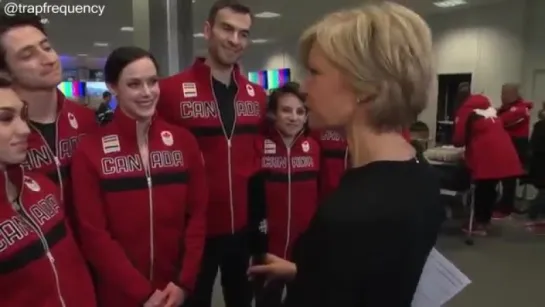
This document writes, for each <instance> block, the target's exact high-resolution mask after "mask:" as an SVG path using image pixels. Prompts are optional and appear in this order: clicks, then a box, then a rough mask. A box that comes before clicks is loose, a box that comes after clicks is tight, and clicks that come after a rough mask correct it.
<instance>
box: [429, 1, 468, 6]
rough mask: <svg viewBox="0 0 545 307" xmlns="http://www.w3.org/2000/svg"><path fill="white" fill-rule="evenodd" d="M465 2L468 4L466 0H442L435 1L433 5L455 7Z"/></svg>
mask: <svg viewBox="0 0 545 307" xmlns="http://www.w3.org/2000/svg"><path fill="white" fill-rule="evenodd" d="M464 4H467V1H466V0H442V1H436V2H434V3H433V5H435V6H437V7H441V8H448V7H455V6H460V5H464Z"/></svg>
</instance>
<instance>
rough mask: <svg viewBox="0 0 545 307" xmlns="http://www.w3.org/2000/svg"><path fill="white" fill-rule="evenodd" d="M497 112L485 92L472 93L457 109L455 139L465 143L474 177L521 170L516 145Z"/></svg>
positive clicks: (493, 176)
mask: <svg viewBox="0 0 545 307" xmlns="http://www.w3.org/2000/svg"><path fill="white" fill-rule="evenodd" d="M487 112H488V113H487ZM485 113H486V115H485ZM495 113H496V111H495V109H493V108H492V105H491V104H490V101H489V100H488V98H487V97H485V96H483V95H472V96H470V97H469V98H468V99H467V100H466V101H465V102H464V103H463V104H462V105H461V106H460V108H459V109H458V111H457V113H456V119H455V124H454V136H453V143H454V145H456V146H465V160H466V164H467V166H468V168H469V169H470V171H471V174H472V177H473V179H474V180H479V179H501V178H507V177H511V176H518V175H520V174H522V166H521V164H520V161H519V159H518V155H517V152H516V150H515V147H514V145H513V143H512V141H511V138H510V137H509V135H508V134H507V132H506V131H505V129H504V128H503V121H502V120H501V118H499V117H497V116H496V115H495Z"/></svg>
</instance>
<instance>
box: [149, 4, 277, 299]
mask: <svg viewBox="0 0 545 307" xmlns="http://www.w3.org/2000/svg"><path fill="white" fill-rule="evenodd" d="M251 26H252V13H251V11H250V8H248V7H247V6H245V5H242V4H241V3H239V2H238V1H236V0H217V1H215V2H214V4H213V5H212V7H211V8H210V11H209V14H208V19H207V21H206V23H205V26H204V31H203V33H204V38H205V39H206V40H207V44H208V54H207V56H206V57H205V58H197V59H196V60H195V63H194V64H193V65H192V66H191V67H189V68H188V69H187V70H186V71H184V72H182V73H179V74H176V75H174V76H171V77H168V78H166V79H163V80H161V84H160V86H161V97H160V101H159V103H158V105H157V111H158V113H159V115H160V116H162V117H163V118H165V119H167V120H168V121H170V122H171V123H174V124H176V125H180V126H182V127H186V128H187V129H189V130H190V131H191V132H192V133H193V134H194V135H195V136H196V137H197V141H198V142H199V145H200V147H201V150H202V152H203V156H204V160H205V164H206V174H207V177H208V179H209V180H208V182H209V188H210V200H209V202H210V203H209V210H208V212H209V214H208V221H207V225H208V231H207V235H208V239H207V241H206V248H205V251H204V257H203V262H202V268H201V270H200V275H199V279H198V282H197V287H196V289H195V292H194V294H193V296H192V297H191V299H190V301H189V302H188V303H187V304H188V306H190V307H211V299H212V292H213V287H214V283H215V280H216V276H217V275H218V268H219V269H220V271H221V284H222V288H223V298H224V300H225V304H226V306H227V307H250V306H251V299H252V289H251V286H250V283H249V282H248V276H247V275H246V271H247V269H248V263H249V261H250V250H249V246H248V214H249V213H248V184H249V180H250V177H251V176H253V175H254V174H255V173H256V172H257V171H258V164H256V161H257V160H258V159H259V157H258V156H257V153H256V151H255V148H254V141H255V140H256V139H257V138H258V137H259V132H260V128H262V123H263V120H264V117H265V116H264V115H265V113H266V99H267V96H266V93H265V91H264V90H263V88H261V87H259V86H258V85H256V84H253V83H251V82H250V81H248V79H247V78H246V76H245V74H244V73H243V72H242V71H241V68H240V66H239V65H238V64H237V63H238V61H239V59H240V58H241V56H242V55H243V53H244V51H245V50H246V48H247V47H248V45H249V43H250V37H249V35H250V28H251ZM180 96H181V97H180ZM180 110H181V112H180Z"/></svg>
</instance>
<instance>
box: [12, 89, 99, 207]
mask: <svg viewBox="0 0 545 307" xmlns="http://www.w3.org/2000/svg"><path fill="white" fill-rule="evenodd" d="M57 100H58V101H57V103H58V106H59V108H58V116H57V121H56V126H57V140H56V144H57V150H56V152H53V150H52V149H51V148H50V147H49V145H48V144H47V142H46V140H45V139H44V137H43V136H42V135H41V134H40V132H39V131H38V130H37V129H35V128H34V127H32V124H30V127H31V134H30V136H29V137H28V152H27V158H26V161H25V162H24V163H23V166H24V168H25V170H35V171H38V172H40V173H42V174H45V175H47V177H49V178H50V179H51V180H53V181H54V182H55V183H56V184H58V185H59V187H60V189H61V196H62V197H63V203H64V204H65V205H67V207H68V210H69V211H70V210H71V208H70V207H71V206H70V202H71V200H72V194H71V192H72V189H71V181H70V180H69V179H70V178H69V177H70V161H71V159H72V153H73V152H74V150H75V148H76V145H77V143H78V141H79V139H80V138H81V137H82V136H83V135H84V134H86V133H89V132H91V131H93V130H94V129H96V128H97V127H98V125H97V122H96V119H95V113H94V112H93V110H91V109H89V108H87V107H85V106H82V105H80V104H78V103H76V102H73V101H70V100H68V99H66V97H64V95H63V94H62V93H61V92H60V91H58V92H57ZM67 213H70V212H67Z"/></svg>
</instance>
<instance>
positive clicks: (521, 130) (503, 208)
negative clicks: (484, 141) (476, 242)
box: [492, 83, 532, 220]
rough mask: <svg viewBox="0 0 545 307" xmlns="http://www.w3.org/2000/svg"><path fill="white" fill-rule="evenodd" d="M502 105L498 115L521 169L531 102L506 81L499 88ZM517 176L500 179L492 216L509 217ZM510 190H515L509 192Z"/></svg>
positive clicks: (526, 153) (526, 151) (525, 158)
mask: <svg viewBox="0 0 545 307" xmlns="http://www.w3.org/2000/svg"><path fill="white" fill-rule="evenodd" d="M501 102H502V105H501V107H500V108H499V109H498V117H499V118H501V120H502V121H503V125H504V127H505V130H506V131H507V133H508V134H509V136H510V137H511V140H512V142H513V145H514V146H515V149H516V151H517V155H518V157H519V160H520V163H521V164H522V167H523V169H526V168H527V163H528V156H529V153H530V152H529V150H530V147H529V138H530V110H531V109H532V103H531V102H529V101H526V100H524V99H523V98H522V96H521V94H520V86H519V85H518V84H515V83H506V84H504V85H503V86H502V89H501ZM517 179H518V178H515V179H513V178H508V179H506V180H502V191H507V193H505V192H503V193H502V195H501V198H500V200H499V202H498V205H497V206H496V208H495V210H494V213H493V216H492V217H493V218H494V219H496V220H502V219H504V218H506V217H509V216H510V215H511V214H512V213H513V211H514V210H515V198H516V188H517ZM511 191H515V192H513V193H511Z"/></svg>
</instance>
